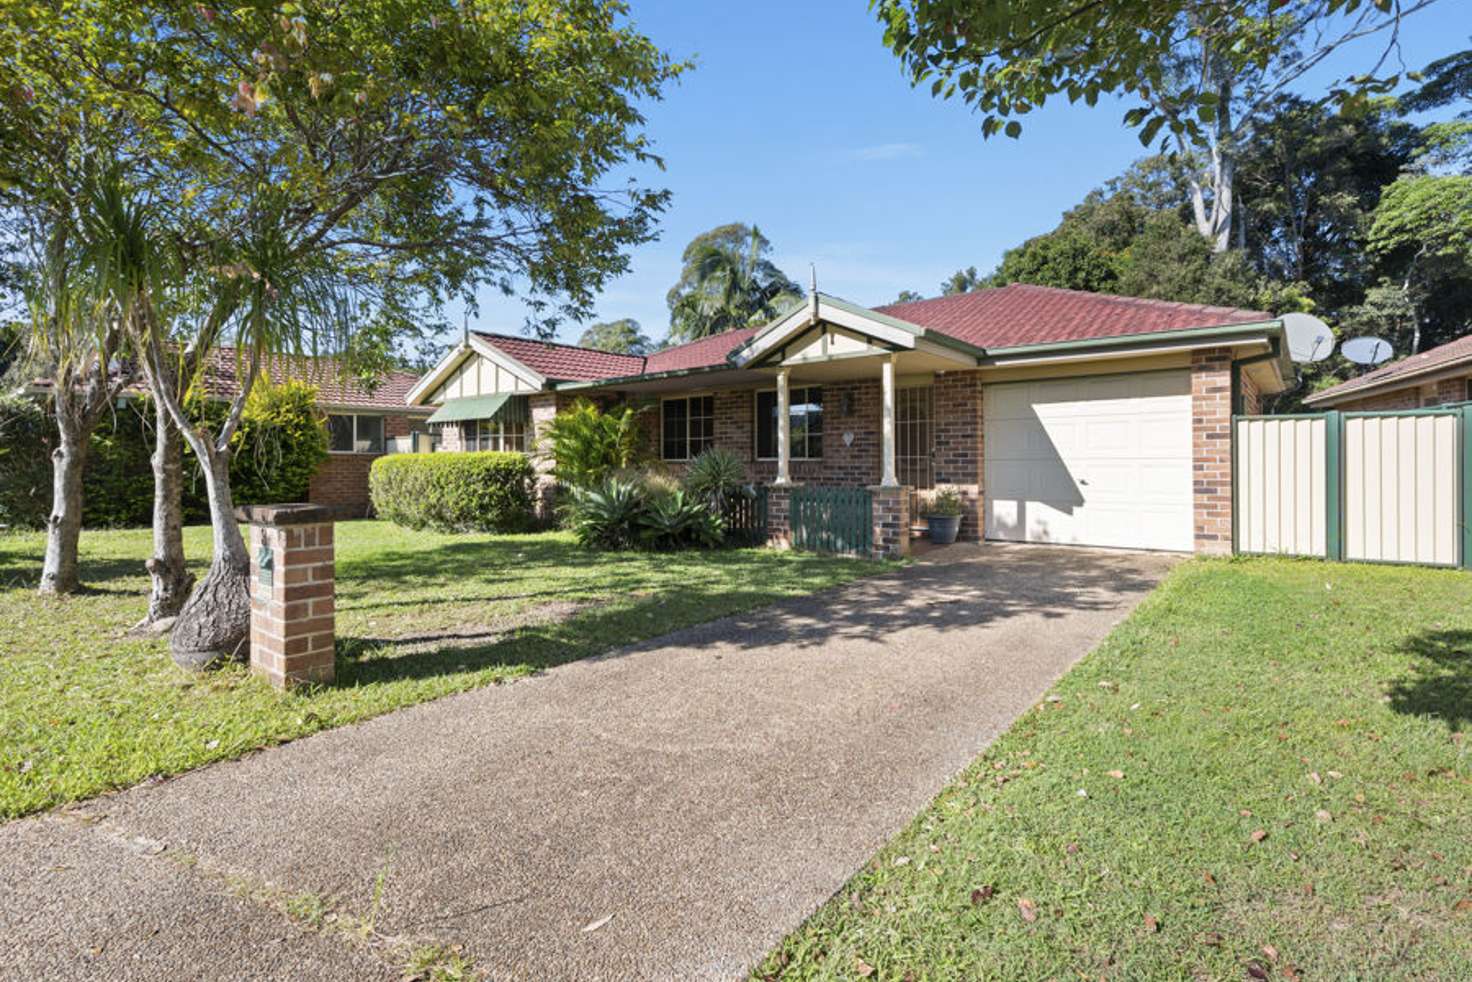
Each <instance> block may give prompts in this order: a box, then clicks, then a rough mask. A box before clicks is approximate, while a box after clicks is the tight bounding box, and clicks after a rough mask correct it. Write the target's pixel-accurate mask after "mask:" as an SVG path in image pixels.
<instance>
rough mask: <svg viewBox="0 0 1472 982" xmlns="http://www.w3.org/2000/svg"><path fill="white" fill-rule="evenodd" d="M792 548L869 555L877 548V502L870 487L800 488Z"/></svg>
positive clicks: (793, 502)
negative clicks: (875, 532)
mask: <svg viewBox="0 0 1472 982" xmlns="http://www.w3.org/2000/svg"><path fill="white" fill-rule="evenodd" d="M790 507H791V515H790V520H791V523H792V547H793V548H794V549H805V550H807V551H809V552H829V553H849V554H857V555H867V554H868V553H869V552H870V551H871V550H872V549H873V547H874V517H873V516H874V499H873V496H872V495H871V494H870V493H869V491H868V489H867V488H819V487H806V486H803V487H796V488H793V489H792V497H791V504H790Z"/></svg>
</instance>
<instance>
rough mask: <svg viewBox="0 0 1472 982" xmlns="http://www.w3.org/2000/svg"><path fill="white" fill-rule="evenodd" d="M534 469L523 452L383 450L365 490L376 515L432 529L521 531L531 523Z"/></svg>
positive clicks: (398, 523) (409, 525) (400, 522)
mask: <svg viewBox="0 0 1472 982" xmlns="http://www.w3.org/2000/svg"><path fill="white" fill-rule="evenodd" d="M535 478H536V474H535V472H534V471H533V470H532V465H531V461H530V460H528V459H527V458H526V456H525V455H524V454H519V453H500V452H496V451H481V452H476V453H406V454H389V455H388V456H387V457H380V458H378V459H377V460H375V461H374V462H373V469H372V470H371V471H370V472H369V475H368V491H369V494H370V495H371V496H372V499H373V510H374V511H375V512H377V513H378V516H379V517H380V518H385V519H387V520H388V521H390V522H393V523H394V524H395V525H403V526H405V527H406V528H411V529H433V530H435V531H437V532H471V531H474V532H522V531H525V530H526V529H528V528H530V527H531V525H532V514H533V512H532V506H533V485H534V482H535Z"/></svg>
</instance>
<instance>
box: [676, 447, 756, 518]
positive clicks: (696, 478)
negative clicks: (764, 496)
mask: <svg viewBox="0 0 1472 982" xmlns="http://www.w3.org/2000/svg"><path fill="white" fill-rule="evenodd" d="M685 488H686V490H688V491H689V492H690V493H691V494H692V495H694V496H695V497H696V498H699V499H700V500H701V501H704V502H705V503H706V504H707V505H709V506H710V508H711V510H712V511H714V512H716V514H724V513H725V511H726V508H727V507H728V506H729V505H730V504H731V502H732V501H733V500H734V499H736V498H737V497H745V496H749V495H750V494H751V490H750V488H748V487H747V481H746V465H745V464H744V463H742V460H741V458H740V457H739V456H737V455H736V454H734V453H732V452H731V451H729V450H721V449H720V448H718V447H712V448H711V449H709V450H706V451H704V452H702V453H701V454H700V456H698V457H696V458H695V459H694V460H692V461H691V462H690V469H689V470H687V471H686V472H685Z"/></svg>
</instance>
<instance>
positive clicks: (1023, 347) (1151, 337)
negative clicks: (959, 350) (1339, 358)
mask: <svg viewBox="0 0 1472 982" xmlns="http://www.w3.org/2000/svg"><path fill="white" fill-rule="evenodd" d="M1273 329H1276V330H1277V332H1278V333H1282V330H1283V322H1282V321H1280V320H1278V319H1276V318H1274V319H1273V320H1266V321H1249V322H1248V323H1245V324H1222V325H1218V326H1216V327H1183V328H1177V329H1175V330H1172V331H1150V332H1148V333H1144V334H1115V335H1111V336H1110V337H1105V338H1085V339H1083V340H1081V341H1045V342H1043V343H1041V344H1017V345H1010V346H1008V347H1004V348H987V349H985V353H986V355H987V357H988V358H990V359H997V358H1003V359H1006V358H1014V357H1025V356H1028V355H1034V354H1045V353H1048V352H1060V353H1068V352H1073V351H1091V350H1095V349H1101V348H1102V349H1109V348H1124V347H1129V346H1131V345H1148V344H1151V343H1154V342H1157V341H1177V340H1182V339H1191V340H1194V339H1196V338H1215V337H1226V336H1232V335H1239V334H1248V333H1251V332H1253V331H1258V332H1262V331H1267V330H1273Z"/></svg>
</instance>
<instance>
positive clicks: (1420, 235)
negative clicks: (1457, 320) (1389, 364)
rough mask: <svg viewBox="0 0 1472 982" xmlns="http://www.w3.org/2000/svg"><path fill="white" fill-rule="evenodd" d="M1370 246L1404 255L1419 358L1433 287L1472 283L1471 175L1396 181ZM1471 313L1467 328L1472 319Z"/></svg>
mask: <svg viewBox="0 0 1472 982" xmlns="http://www.w3.org/2000/svg"><path fill="white" fill-rule="evenodd" d="M1367 245H1368V247H1369V251H1370V252H1371V254H1373V255H1375V256H1378V257H1381V258H1386V257H1393V256H1399V257H1400V264H1401V266H1402V269H1403V272H1402V274H1401V276H1400V284H1399V286H1400V292H1401V296H1402V298H1403V300H1402V306H1403V309H1405V310H1407V311H1409V313H1410V323H1409V324H1408V325H1407V327H1408V329H1409V330H1408V333H1409V335H1410V337H1409V342H1410V345H1409V347H1410V353H1411V354H1415V353H1416V352H1418V351H1420V350H1421V341H1422V333H1423V332H1422V323H1423V316H1424V315H1423V313H1422V310H1421V307H1422V304H1423V301H1424V298H1425V297H1426V295H1427V293H1428V292H1429V291H1428V286H1429V284H1431V283H1432V282H1436V281H1444V280H1446V279H1458V280H1463V281H1466V280H1469V279H1472V175H1464V174H1445V175H1435V174H1407V175H1405V176H1403V177H1401V178H1399V179H1397V180H1396V181H1395V183H1393V184H1391V185H1390V186H1389V187H1387V188H1386V189H1385V193H1384V194H1382V195H1381V196H1380V204H1379V205H1378V206H1377V207H1376V209H1375V220H1374V223H1373V224H1372V225H1371V226H1370V234H1369V238H1368V240H1367ZM1468 313H1472V312H1464V320H1463V327H1464V328H1465V326H1466V324H1467V323H1468V322H1469V321H1472V317H1468V316H1466V314H1468ZM1447 340H1450V339H1447ZM1438 343H1441V339H1438Z"/></svg>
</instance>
